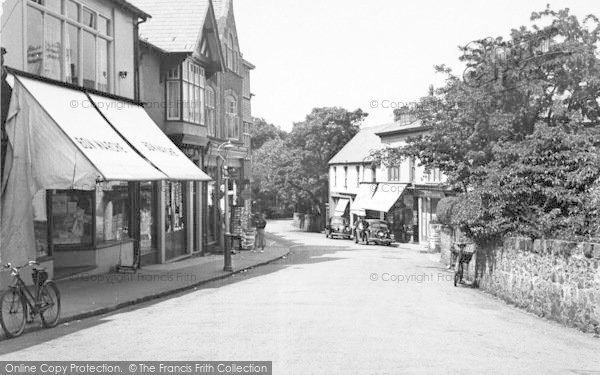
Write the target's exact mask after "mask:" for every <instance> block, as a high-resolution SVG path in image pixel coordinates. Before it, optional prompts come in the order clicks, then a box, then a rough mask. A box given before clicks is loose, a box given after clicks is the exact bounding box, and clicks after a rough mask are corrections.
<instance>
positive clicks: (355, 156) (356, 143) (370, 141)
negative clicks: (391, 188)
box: [329, 124, 390, 164]
mask: <svg viewBox="0 0 600 375" xmlns="http://www.w3.org/2000/svg"><path fill="white" fill-rule="evenodd" d="M389 126H390V124H384V125H379V126H371V127H368V128H364V129H361V130H360V131H359V132H358V134H356V135H355V136H354V138H352V139H351V140H350V141H349V142H348V143H346V145H345V146H344V147H342V149H341V150H340V151H339V152H338V153H337V154H335V156H334V157H333V158H331V160H329V164H348V163H363V162H367V161H372V158H371V151H375V150H378V149H381V148H383V147H384V146H385V145H383V144H382V143H381V138H379V137H378V136H377V134H376V133H377V132H379V131H381V130H384V129H385V128H387V127H389Z"/></svg>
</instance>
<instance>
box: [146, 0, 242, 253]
mask: <svg viewBox="0 0 600 375" xmlns="http://www.w3.org/2000/svg"><path fill="white" fill-rule="evenodd" d="M134 3H135V4H136V5H138V6H140V7H143V8H144V9H145V10H147V11H148V12H150V13H151V14H153V18H152V19H150V20H148V21H147V22H145V23H143V24H141V25H140V81H141V82H140V86H141V100H142V101H143V102H146V103H148V104H149V105H147V106H146V108H147V111H148V114H149V115H150V116H151V117H152V119H153V120H154V121H155V122H156V123H157V124H159V126H160V128H161V129H162V130H163V131H164V132H165V134H167V135H168V136H169V138H170V139H171V140H172V141H173V142H174V143H175V144H176V145H177V146H178V147H179V148H180V149H181V150H182V151H183V152H184V153H185V154H186V155H187V156H188V157H189V158H190V160H192V161H193V162H194V164H196V165H197V166H198V167H200V168H201V169H202V170H203V171H205V172H206V173H207V174H208V175H209V176H210V177H211V181H209V182H206V183H196V184H188V185H185V184H184V185H180V184H166V185H164V186H162V190H164V191H166V193H167V194H166V195H165V201H164V205H163V206H164V208H163V207H162V206H161V210H164V214H165V215H166V234H165V248H166V252H165V256H166V260H172V259H178V258H180V257H183V256H187V255H189V254H193V253H205V252H210V251H215V250H217V249H222V245H223V241H224V238H223V236H224V230H223V223H224V222H225V217H224V216H225V213H226V212H227V213H231V212H235V209H236V207H240V208H241V207H244V204H245V203H246V202H245V200H244V199H241V198H240V197H241V193H242V191H243V190H244V180H245V178H246V176H247V168H248V165H249V161H250V148H249V138H248V137H249V135H248V128H247V127H246V121H243V120H244V119H250V118H251V112H250V111H251V110H250V108H251V107H250V99H251V94H250V81H249V77H250V73H249V72H250V70H251V69H253V68H254V67H253V66H252V64H250V63H248V62H246V61H244V60H243V59H242V56H241V53H240V52H239V45H238V43H237V34H236V31H235V20H234V18H233V7H232V4H231V1H223V2H219V1H208V0H205V1H204V0H200V1H197V0H185V1H179V2H177V6H173V3H172V2H170V1H166V0H135V1H134ZM224 145H226V146H227V147H224ZM225 166H227V173H228V176H227V177H228V184H227V185H228V186H225V184H224V176H223V174H224V171H225V168H224V167H225ZM225 191H227V193H225ZM225 194H227V196H228V199H227V201H228V202H229V207H228V210H225V201H226V199H225ZM229 217H231V215H229ZM147 258H148V261H152V259H153V257H152V256H147ZM154 259H155V257H154Z"/></svg>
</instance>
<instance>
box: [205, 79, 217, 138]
mask: <svg viewBox="0 0 600 375" xmlns="http://www.w3.org/2000/svg"><path fill="white" fill-rule="evenodd" d="M205 96H206V100H205V102H206V127H207V128H208V129H207V130H208V135H210V136H213V137H216V136H217V114H216V109H215V92H214V90H213V89H212V88H211V87H208V86H207V87H206V91H205Z"/></svg>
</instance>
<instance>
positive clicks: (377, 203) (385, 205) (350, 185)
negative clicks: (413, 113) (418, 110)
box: [329, 120, 448, 243]
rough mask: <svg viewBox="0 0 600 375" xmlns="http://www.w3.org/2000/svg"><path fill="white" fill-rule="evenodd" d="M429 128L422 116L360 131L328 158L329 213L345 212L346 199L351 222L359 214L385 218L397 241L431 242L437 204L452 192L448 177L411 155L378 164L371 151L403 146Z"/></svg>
mask: <svg viewBox="0 0 600 375" xmlns="http://www.w3.org/2000/svg"><path fill="white" fill-rule="evenodd" d="M428 130H429V129H428V128H427V127H425V126H423V125H422V124H421V122H420V121H418V120H416V121H405V122H401V121H399V122H395V123H392V124H387V125H382V126H377V127H373V128H365V129H363V130H361V131H360V132H359V133H358V134H357V135H356V136H355V137H354V138H353V139H352V140H350V142H348V143H347V144H346V145H345V146H344V147H343V148H342V150H340V152H339V153H338V154H336V156H334V157H333V158H332V160H331V161H330V162H329V164H330V169H329V176H330V207H333V210H332V212H331V214H330V216H333V215H334V214H336V215H338V214H341V213H342V210H343V206H344V205H346V203H345V201H346V200H347V201H348V203H347V207H348V208H346V213H347V214H348V216H349V218H350V220H351V222H354V220H356V217H358V216H364V217H366V218H373V219H382V220H387V221H388V222H389V223H390V227H391V230H392V233H393V234H394V236H395V238H396V240H398V241H400V242H416V243H427V241H428V240H429V237H430V236H431V226H430V223H431V222H432V221H435V220H436V208H437V203H438V202H439V200H440V199H441V198H443V197H444V196H445V195H446V193H447V192H448V186H447V184H446V177H445V176H444V175H443V174H442V173H441V172H440V171H439V170H437V169H434V170H431V171H427V170H425V168H424V167H423V166H420V165H419V162H418V160H415V159H413V158H407V159H405V160H403V161H402V162H400V163H398V164H397V165H391V166H386V165H383V164H378V163H374V162H373V160H372V158H371V152H372V151H376V150H384V149H385V148H398V147H402V146H403V145H405V144H406V140H407V138H409V137H414V136H418V135H421V134H423V133H424V132H427V131H428ZM365 171H366V173H365ZM349 181H350V182H349ZM340 202H341V203H340ZM336 212H337V213H336Z"/></svg>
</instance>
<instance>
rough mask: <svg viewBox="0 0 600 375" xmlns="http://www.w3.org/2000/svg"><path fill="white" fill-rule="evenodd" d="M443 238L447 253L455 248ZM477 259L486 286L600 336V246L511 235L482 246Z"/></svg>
mask: <svg viewBox="0 0 600 375" xmlns="http://www.w3.org/2000/svg"><path fill="white" fill-rule="evenodd" d="M443 239H445V240H446V241H443V245H442V254H444V249H445V248H446V249H449V244H448V243H447V241H448V239H449V236H448V233H447V232H446V235H445V237H444V238H443ZM444 242H445V243H444ZM448 254H449V251H448ZM443 259H444V257H443ZM474 261H475V267H473V268H474V271H475V272H474V275H473V276H474V277H475V279H476V284H477V285H479V287H480V288H481V289H483V290H485V291H487V292H489V293H491V294H493V295H496V296H498V297H499V298H502V299H503V300H505V301H506V302H508V303H511V304H514V305H516V306H518V307H520V308H523V309H525V310H527V311H530V312H533V313H535V314H537V315H539V316H541V317H545V318H548V319H552V320H556V321H558V322H561V323H563V324H565V325H568V326H573V327H577V328H579V329H581V330H582V331H584V332H593V333H596V334H600V268H599V264H600V244H593V243H575V242H569V241H560V240H535V241H532V240H531V239H529V238H515V237H511V238H507V239H505V241H504V243H502V244H485V245H480V246H478V249H477V255H476V259H474ZM472 263H473V262H472ZM446 264H447V261H446Z"/></svg>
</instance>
